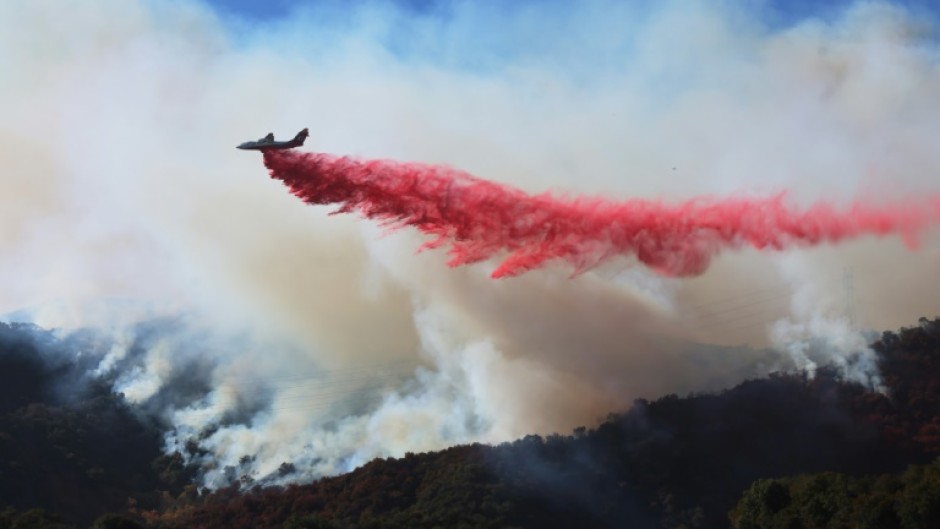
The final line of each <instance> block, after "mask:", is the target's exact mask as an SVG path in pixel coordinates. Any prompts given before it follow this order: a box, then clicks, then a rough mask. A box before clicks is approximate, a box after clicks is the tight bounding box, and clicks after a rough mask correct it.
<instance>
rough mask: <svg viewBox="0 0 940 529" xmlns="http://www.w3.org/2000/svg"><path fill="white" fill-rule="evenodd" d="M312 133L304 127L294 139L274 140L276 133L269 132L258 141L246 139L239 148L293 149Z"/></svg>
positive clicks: (261, 149) (254, 149)
mask: <svg viewBox="0 0 940 529" xmlns="http://www.w3.org/2000/svg"><path fill="white" fill-rule="evenodd" d="M309 135H310V133H309V132H307V129H304V130H302V131H300V132H298V133H297V135H296V136H294V139H292V140H290V141H274V133H273V132H269V133H268V135H267V136H265V137H263V138H261V139H260V140H257V141H246V142H245V143H242V144H241V145H238V147H237V148H238V149H245V150H249V151H267V150H280V149H293V148H294V147H300V146H301V145H303V144H304V140H306V139H307V136H309Z"/></svg>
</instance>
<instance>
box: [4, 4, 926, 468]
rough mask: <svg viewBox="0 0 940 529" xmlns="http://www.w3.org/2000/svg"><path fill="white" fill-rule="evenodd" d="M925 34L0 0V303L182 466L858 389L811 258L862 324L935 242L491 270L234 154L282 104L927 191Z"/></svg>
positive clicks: (920, 265) (874, 322)
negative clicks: (832, 368)
mask: <svg viewBox="0 0 940 529" xmlns="http://www.w3.org/2000/svg"><path fill="white" fill-rule="evenodd" d="M233 28H234V29H233ZM934 29H935V28H934V27H933V26H931V25H929V23H928V22H924V21H923V20H922V19H919V18H916V17H914V16H913V15H911V14H910V13H908V12H906V11H904V10H903V9H902V8H898V7H892V6H890V5H887V4H881V3H869V2H865V3H859V4H857V5H855V6H852V7H850V8H847V9H846V10H845V11H844V12H842V13H839V14H837V15H836V16H834V17H833V18H832V19H831V20H827V21H819V20H807V21H804V22H800V23H799V24H796V25H793V26H789V27H771V26H768V25H767V24H766V23H765V22H764V19H763V18H762V13H761V11H760V10H759V9H756V8H754V7H748V8H746V9H745V6H743V5H739V4H736V3H734V2H732V3H721V5H720V6H719V4H707V5H704V4H703V5H696V6H690V5H689V4H688V3H687V2H670V3H662V4H657V7H656V8H654V9H650V10H647V9H643V8H640V7H637V6H634V5H630V4H629V3H622V2H612V1H611V2H607V1H600V0H599V1H596V2H587V3H579V4H576V7H575V4H572V5H570V6H556V8H555V9H544V10H543V9H535V8H534V7H532V6H522V7H506V6H501V7H499V6H495V5H491V6H487V5H485V3H460V4H457V5H455V6H452V7H439V8H436V10H435V11H432V12H430V13H416V12H410V11H408V10H407V9H405V8H398V7H395V6H394V5H391V4H378V3H376V4H362V5H360V6H359V7H357V8H354V9H350V10H349V11H344V12H340V11H335V10H329V9H327V8H322V9H321V8H308V9H307V10H305V11H299V12H297V13H296V14H295V16H293V17H291V18H289V19H283V20H280V21H276V22H273V23H269V24H267V25H260V26H256V27H252V26H251V25H250V24H247V23H245V24H244V25H237V24H235V25H233V24H232V23H231V21H220V20H219V19H218V18H217V16H216V15H215V14H214V13H212V12H211V11H210V10H208V9H207V8H206V7H205V6H203V5H201V4H198V3H196V2H185V1H179V2H173V3H158V2H148V1H145V0H133V1H118V0H99V1H93V2H82V3H74V2H73V3H62V2H52V1H36V2H29V3H25V2H17V3H14V2H10V3H6V4H2V5H0V71H3V72H4V75H2V76H0V95H2V96H3V97H2V98H0V109H2V115H3V116H4V119H3V120H2V122H0V159H2V160H3V162H4V171H3V172H2V173H0V248H2V255H3V257H2V258H0V273H2V274H3V275H4V277H6V278H7V281H5V282H4V283H3V284H2V285H0V311H2V312H8V313H10V316H8V318H18V319H28V320H31V321H35V322H37V323H39V324H41V325H44V326H47V327H55V328H59V329H61V330H62V332H63V333H67V332H69V331H70V330H74V329H79V328H83V327H93V328H97V329H100V331H101V332H102V333H103V334H104V335H105V336H107V337H108V338H107V340H105V341H106V343H107V347H104V348H102V349H101V350H100V351H97V353H96V354H100V356H101V358H100V361H98V362H97V365H96V369H95V374H96V375H98V376H108V377H111V378H113V380H114V381H115V390H116V391H121V392H123V393H124V394H125V397H126V398H127V399H128V400H129V401H131V402H134V403H137V404H138V405H140V406H142V407H147V408H148V409H152V410H155V411H156V412H157V413H159V414H161V415H162V417H163V418H164V419H165V420H166V421H167V422H168V423H169V424H171V425H172V429H171V430H170V432H169V433H168V435H167V447H168V449H169V450H176V449H179V450H184V451H185V450H187V445H189V446H192V445H195V446H197V447H198V448H199V449H201V450H202V451H201V452H200V451H190V452H187V453H190V455H191V457H192V458H193V459H194V460H195V461H197V462H199V463H201V464H202V465H203V468H204V469H205V476H204V483H205V484H207V485H210V486H216V485H220V484H223V483H225V482H227V481H229V480H231V479H238V478H240V477H241V476H248V477H250V478H252V479H264V480H267V481H269V482H283V481H290V480H297V479H309V478H310V477H312V476H316V475H320V474H323V473H334V472H341V471H344V470H348V469H350V468H353V467H355V466H356V465H359V464H361V463H363V462H365V461H367V460H368V459H370V458H373V457H378V456H387V455H402V454H404V453H405V452H406V451H421V450H431V449H436V448H441V447H444V446H447V445H450V444H454V443H463V442H470V441H487V442H496V441H502V440H507V439H512V438H514V437H517V436H520V435H523V434H526V433H531V432H553V431H562V432H563V431H567V430H570V429H571V428H573V427H575V426H578V425H581V424H586V423H593V422H595V421H597V420H598V419H599V418H601V417H603V416H604V415H605V414H606V413H608V412H609V411H612V410H616V409H622V408H624V407H626V406H628V405H629V403H630V402H632V400H633V399H634V398H636V397H656V396H658V395H660V394H664V393H669V392H676V393H684V392H688V391H702V390H708V389H717V388H720V387H724V386H727V385H729V384H733V383H735V382H736V381H739V380H741V379H742V378H745V377H752V376H758V375H761V374H765V373H767V372H769V371H772V370H775V369H790V368H794V367H798V368H804V369H810V370H812V369H814V368H816V367H818V366H820V365H823V364H835V365H837V366H839V367H840V368H841V369H843V370H844V372H845V373H846V374H847V375H848V376H850V377H852V378H854V379H857V380H866V381H868V382H869V383H871V384H873V385H877V383H878V381H877V373H876V372H875V370H874V365H873V356H872V353H871V351H870V350H869V349H867V346H866V345H865V341H864V339H863V338H862V334H861V333H860V332H859V331H858V330H857V329H856V328H855V327H853V326H852V325H849V321H848V320H847V319H845V318H844V315H845V311H844V310H841V308H840V307H841V305H840V303H839V301H838V300H839V299H841V298H840V296H841V292H842V290H841V289H843V288H844V287H843V285H842V282H841V276H840V275H839V272H840V271H841V270H842V269H844V268H846V267H851V268H852V269H854V270H855V278H856V287H855V288H856V291H857V294H858V298H857V299H859V300H864V301H865V302H867V303H866V304H865V305H864V309H862V308H860V310H859V312H860V313H863V315H864V319H865V320H867V323H868V324H869V325H870V326H872V327H874V328H892V327H896V326H899V325H902V324H905V323H909V322H911V321H914V320H916V318H917V317H919V316H922V315H931V314H930V313H931V312H932V311H935V310H936V308H935V302H934V301H933V300H935V299H937V296H936V295H935V294H936V292H934V290H935V288H936V287H935V286H934V284H935V282H934V281H932V277H933V272H934V271H935V270H936V266H937V264H938V262H940V252H938V251H937V250H936V245H935V244H933V239H932V238H931V236H930V235H929V234H928V235H927V236H926V237H925V240H924V241H923V243H922V248H921V250H920V251H918V252H910V251H908V250H907V249H905V248H904V247H903V246H902V245H901V244H900V243H899V242H898V241H871V240H866V241H859V242H857V243H852V244H849V245H846V246H844V247H841V248H838V249H831V248H823V249H815V250H803V251H793V252H788V253H787V254H781V255H766V254H758V253H757V252H754V251H748V252H741V253H737V254H735V253H730V254H725V255H723V256H721V257H720V258H718V259H717V260H716V262H715V264H714V266H713V267H712V269H710V270H709V271H708V273H706V274H705V275H703V276H702V277H699V278H694V279H685V280H677V279H668V278H662V277H659V276H656V275H654V274H653V273H652V272H649V271H648V270H645V269H642V268H638V267H637V266H636V265H635V263H631V262H630V261H628V260H623V261H621V262H617V263H613V264H611V265H609V266H605V267H604V268H603V269H601V270H597V271H595V272H592V273H590V274H587V275H584V276H581V277H578V278H575V279H571V278H570V277H569V273H570V271H568V270H563V269H557V270H556V269H549V270H544V271H538V272H533V273H529V274H526V275H524V276H522V277H519V278H514V279H511V280H504V281H493V280H491V279H490V278H489V277H488V273H489V271H490V267H491V266H492V265H491V264H486V263H484V264H480V265H474V266H469V267H465V268H460V269H449V268H447V267H446V266H445V264H444V261H445V257H444V256H443V255H441V253H438V252H425V253H422V254H419V255H415V254H414V249H415V248H417V247H418V246H420V242H421V240H420V238H419V237H417V236H416V235H415V234H414V233H412V232H409V231H407V230H405V231H402V232H398V233H394V234H390V235H383V234H382V233H381V231H380V230H379V229H377V228H375V227H374V226H371V225H369V224H365V223H363V222H361V221H359V220H358V219H355V218H352V217H329V216H327V212H328V211H329V210H328V209H327V208H314V207H307V206H305V205H303V204H301V203H300V202H299V201H297V200H296V199H294V198H293V197H291V196H290V195H289V194H288V193H286V192H285V190H284V189H283V188H282V187H281V186H280V185H279V184H278V183H276V182H273V181H271V180H269V179H268V178H267V177H266V176H265V174H264V172H263V171H264V170H263V168H262V165H261V162H260V160H259V159H258V157H257V156H255V155H253V154H246V153H242V152H238V151H235V150H234V149H233V147H234V145H235V144H237V143H239V142H241V141H244V140H246V139H253V138H256V137H259V136H261V135H263V134H265V133H267V132H268V131H274V132H276V134H277V135H278V136H279V137H281V136H289V135H292V134H293V133H295V132H296V130H298V129H300V128H302V127H304V126H310V127H311V137H310V138H309V139H308V143H307V146H308V147H309V148H312V149H316V150H323V151H329V152H337V153H348V154H354V155H360V156H373V157H390V158H397V159H403V160H417V161H425V162H442V163H447V164H449V165H452V166H456V167H460V168H462V169H465V170H468V171H470V172H472V173H474V174H477V175H479V176H481V177H485V178H490V179H494V180H498V181H504V182H509V183H512V184H513V185H517V186H520V187H523V188H525V189H528V190H532V191H541V190H545V189H556V190H560V191H565V192H571V193H589V194H595V195H596V194H603V195H605V196H609V197H613V198H618V197H628V196H631V197H633V196H637V197H647V198H664V199H670V200H671V199H682V198H688V197H691V196H694V195H699V194H710V195H717V196H726V195H729V194H738V193H747V194H758V193H765V192H771V191H778V190H781V189H786V190H788V191H789V192H790V193H791V196H792V197H793V198H794V200H797V201H800V202H807V201H811V200H815V199H819V198H825V199H829V200H834V201H836V202H842V201H847V200H849V199H850V198H853V197H856V196H860V195H861V196H890V195H894V196H906V195H908V194H911V193H924V192H935V191H936V190H937V187H938V186H937V184H936V183H935V182H934V181H933V180H935V179H934V178H933V175H934V174H936V172H937V170H938V169H940V156H938V155H937V154H936V149H935V145H934V138H936V137H937V134H936V132H937V130H936V127H937V125H936V123H940V119H938V118H940V115H938V114H940V106H937V105H936V104H934V98H935V94H936V93H937V88H938V87H940V76H938V73H940V72H938V69H937V66H936V64H937V61H936V58H937V49H936V45H935V43H934V41H933V40H931V39H932V37H931V32H932V31H933V30H934ZM885 270H887V271H889V272H885ZM115 300H123V301H121V302H117V301H115ZM859 305H860V307H861V305H862V303H861V301H860V302H859ZM17 311H18V312H17ZM860 319H861V318H860ZM154 321H158V322H160V321H162V322H164V323H161V324H153V323H147V322H154ZM167 322H170V323H167ZM697 343H700V344H713V345H712V346H709V345H695V344H697ZM742 344H752V345H757V346H764V345H772V346H773V348H774V351H762V350H757V349H748V348H741V347H735V346H739V345H742ZM725 346H727V347H725ZM283 463H293V464H294V465H295V467H296V468H295V469H294V470H292V471H291V470H289V469H287V467H283V466H282V464H283ZM285 469H287V470H285Z"/></svg>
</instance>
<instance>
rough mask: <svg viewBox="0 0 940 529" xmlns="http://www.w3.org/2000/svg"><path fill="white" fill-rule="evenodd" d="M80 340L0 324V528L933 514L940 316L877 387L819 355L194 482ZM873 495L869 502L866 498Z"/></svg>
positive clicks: (894, 340) (723, 523)
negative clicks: (718, 379) (794, 370)
mask: <svg viewBox="0 0 940 529" xmlns="http://www.w3.org/2000/svg"><path fill="white" fill-rule="evenodd" d="M73 346H74V344H68V343H62V342H57V341H56V340H54V339H52V338H51V336H50V335H48V334H44V333H42V332H41V331H39V330H37V329H35V328H31V327H22V326H7V325H2V324H0V394H2V399H0V456H2V457H0V497H2V498H3V501H4V503H5V504H7V505H9V506H10V507H11V508H12V509H8V510H7V511H6V512H2V513H0V528H5V527H60V526H77V527H86V526H89V525H90V524H91V523H92V521H93V520H95V519H96V518H99V517H100V516H102V515H103V514H105V513H109V512H112V513H123V514H122V515H121V516H112V517H110V518H108V517H106V518H101V519H99V523H98V524H97V527H131V526H134V525H135V522H133V521H132V518H133V519H136V520H137V522H136V523H141V524H145V525H147V526H150V527H154V528H157V527H160V528H173V527H180V528H182V527H187V528H216V527H219V528H221V527H226V528H236V529H237V528H264V527H271V528H273V527H290V528H295V529H296V528H307V527H321V528H322V527H338V528H344V527H385V528H392V527H429V528H430V527H572V526H579V527H621V526H624V525H625V524H629V525H631V526H632V527H638V528H645V527H650V528H660V527H661V528H668V529H674V528H679V527H685V528H687V529H691V528H714V527H728V526H730V525H731V523H732V522H731V520H733V521H734V523H735V524H736V525H735V526H736V527H738V528H740V529H743V528H763V527H841V526H840V525H837V524H838V523H842V522H844V521H845V520H877V521H879V523H882V524H883V525H881V526H878V525H872V527H875V526H878V527H885V528H887V529H890V528H891V527H903V528H904V529H908V528H912V527H935V526H936V525H931V524H932V523H933V520H936V518H935V516H936V513H935V512H934V511H931V510H930V509H929V508H927V507H924V508H920V510H918V508H917V507H916V506H917V505H922V504H923V505H928V506H929V505H932V503H931V501H933V500H932V499H931V498H934V496H932V495H933V494H936V491H937V490H938V489H940V484H938V482H937V481H938V479H940V475H938V473H937V472H936V467H937V465H938V464H940V462H934V463H932V466H930V465H931V463H930V462H931V461H933V460H935V459H936V458H937V456H938V455H940V354H938V353H940V320H926V319H922V320H921V321H920V322H919V324H918V325H916V326H913V327H911V328H907V329H902V330H900V331H898V332H886V333H884V334H883V335H882V337H881V339H880V340H878V342H876V343H875V344H874V348H875V350H876V351H877V352H878V354H879V367H880V369H881V373H882V375H883V379H884V383H885V392H884V393H877V392H873V391H870V390H868V389H866V388H864V387H862V386H860V385H858V384H854V383H847V382H845V381H842V380H840V379H839V378H838V377H837V376H836V375H835V373H834V372H833V371H832V370H827V369H823V370H821V371H820V372H819V373H817V376H816V377H814V378H808V377H806V376H804V375H800V374H777V375H773V376H770V377H767V378H763V379H758V380H749V381H746V382H743V383H742V384H739V385H738V386H736V387H734V388H731V389H728V390H725V391H723V392H720V393H717V394H705V395H690V396H686V397H679V396H676V395H667V396H664V397H662V398H659V399H656V400H653V401H645V400H639V401H637V402H636V403H635V405H634V406H633V407H632V409H630V410H629V411H627V412H625V413H621V414H613V415H610V416H609V417H608V418H607V420H606V421H604V422H603V423H601V424H600V425H598V426H597V427H595V428H590V429H588V428H578V429H577V430H575V431H574V432H573V433H572V434H571V435H550V436H546V437H542V436H536V435H531V436H527V437H525V438H523V439H520V440H518V441H515V442H512V443H505V444H502V445H499V446H484V445H469V446H458V447H453V448H450V449H447V450H443V451H440V452H432V453H423V454H407V455H406V456H405V457H403V458H399V459H392V458H389V459H380V460H375V461H372V462H370V463H368V464H366V465H364V466H363V467H361V468H359V469H357V470H355V471H354V472H351V473H349V474H346V475H342V476H336V477H331V478H324V479H321V480H319V481H317V482H314V483H311V484H307V485H294V486H290V487H287V488H260V487H253V486H250V485H239V484H235V485H233V486H231V487H229V488H226V489H222V490H218V491H215V492H213V493H209V494H202V495H199V494H197V493H196V491H195V488H194V487H192V486H187V483H188V482H189V480H190V479H192V470H191V469H187V468H186V467H185V466H184V465H183V464H182V457H181V456H180V455H179V454H173V455H165V454H162V453H161V442H160V441H161V435H162V432H161V425H160V423H159V421H157V420H155V419H153V418H152V417H149V416H147V415H145V414H143V413H141V412H138V411H135V410H134V409H133V408H132V407H131V406H129V405H128V404H127V403H126V402H125V401H124V399H123V397H122V396H121V395H114V394H112V393H111V392H110V390H109V387H110V386H109V385H108V384H106V383H105V382H104V381H101V380H96V379H95V378H94V377H90V376H89V375H88V374H87V373H88V368H87V366H84V365H81V362H80V355H75V354H74V351H70V349H69V348H70V347H73ZM40 348H41V349H43V351H44V355H43V359H42V360H40V355H39V350H40ZM49 351H53V353H55V354H51V355H50V353H49ZM910 465H918V466H915V467H911V468H910V469H908V467H909V466H910ZM923 465H927V466H923ZM906 469H907V470H906ZM833 483H835V484H836V485H832V484H833ZM768 491H769V492H768ZM825 495H829V496H832V497H834V498H836V500H833V501H832V502H829V503H826V502H822V501H821V500H819V498H821V497H823V496H825ZM781 498H783V499H781ZM867 498H876V499H877V500H878V505H879V506H880V507H878V509H880V510H877V509H876V510H875V511H872V510H871V509H868V510H866V509H864V508H862V507H860V506H862V505H867V504H868V502H867V501H866V499H867ZM918 502H919V503H918ZM924 502H926V503H924ZM807 505H809V506H810V507H807ZM819 505H829V507H826V508H825V509H822V508H820V507H818V506H819ZM912 506H913V507H912ZM0 507H2V506H0ZM33 508H41V509H44V511H30V509H33ZM820 509H822V510H820ZM826 509H828V510H826ZM729 512H731V513H732V516H731V517H730V518H729ZM813 513H815V514H813ZM820 513H822V514H820ZM813 516H815V518H813ZM932 516H934V518H932ZM801 517H803V518H801ZM794 520H796V521H794ZM830 523H831V524H833V525H828V524H830ZM858 523H859V524H860V523H861V522H858ZM866 523H867V522H866ZM780 524H784V525H780ZM787 524H789V525H787ZM794 524H803V525H794ZM891 524H894V525H891ZM925 524H926V525H925ZM859 526H862V525H859Z"/></svg>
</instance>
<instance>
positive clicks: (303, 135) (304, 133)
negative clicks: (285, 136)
mask: <svg viewBox="0 0 940 529" xmlns="http://www.w3.org/2000/svg"><path fill="white" fill-rule="evenodd" d="M309 135H310V132H309V131H308V130H307V129H304V130H302V131H300V132H298V133H297V135H296V136H294V141H296V142H297V143H298V145H303V144H304V140H306V139H307V136H309Z"/></svg>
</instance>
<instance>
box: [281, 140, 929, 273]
mask: <svg viewBox="0 0 940 529" xmlns="http://www.w3.org/2000/svg"><path fill="white" fill-rule="evenodd" d="M264 163H265V166H267V168H268V170H269V171H270V173H271V177H272V178H276V179H278V180H281V181H283V182H284V183H285V184H286V185H287V186H288V187H289V188H290V191H291V192H292V193H293V194H294V195H296V196H298V197H299V198H301V199H302V200H304V201H305V202H307V203H310V204H336V205H338V206H339V209H338V210H336V211H335V212H334V213H352V212H357V211H358V212H359V213H361V214H362V215H364V216H365V217H367V218H370V219H377V220H379V221H383V222H384V223H385V224H386V225H389V226H392V227H401V226H414V227H415V228H417V229H419V230H421V231H422V232H424V233H427V234H429V235H432V236H434V239H432V240H431V241H429V242H427V243H426V244H424V246H422V249H424V248H437V247H439V246H443V245H450V250H449V255H450V257H451V259H450V261H449V263H448V264H449V265H450V266H458V265H462V264H467V263H473V262H476V261H480V260H483V259H488V258H490V257H492V256H494V255H503V254H504V253H508V256H506V257H505V258H504V260H503V262H502V263H501V264H500V265H499V267H498V268H496V270H495V271H494V272H493V277H508V276H514V275H517V274H520V273H522V272H525V271H527V270H531V269H533V268H537V267H540V266H542V265H543V264H544V263H545V262H547V261H550V260H553V259H560V260H564V261H568V262H569V263H571V264H572V265H573V266H574V268H575V271H576V272H582V271H584V270H587V269H589V268H591V267H593V266H595V265H597V264H598V263H600V262H601V261H604V260H605V259H607V258H609V257H611V256H615V255H626V256H630V255H634V256H636V258H637V259H639V261H641V262H642V263H644V264H646V265H647V266H649V267H651V268H653V269H655V270H657V271H659V272H660V273H663V274H668V275H675V276H693V275H698V274H701V273H702V272H704V271H705V270H706V269H707V268H708V265H709V263H710V261H711V258H712V257H713V256H715V255H716V254H717V253H718V252H719V251H721V250H723V249H726V248H739V247H742V246H752V247H754V248H758V249H773V250H782V249H785V248H787V247H794V246H810V245H816V244H820V243H824V242H830V243H834V242H839V241H842V240H845V239H850V238H854V237H859V236H862V235H869V234H871V235H888V234H900V235H902V236H903V237H905V239H906V240H907V241H908V244H909V245H914V244H915V242H914V241H915V236H916V234H917V232H918V231H920V230H922V229H924V228H925V227H927V226H928V225H930V224H932V223H934V222H936V221H937V220H938V219H940V199H938V198H936V197H934V198H929V199H924V200H922V201H920V202H917V203H905V204H895V205H893V206H890V207H876V206H873V205H869V204H865V203H861V202H856V203H853V204H851V205H849V206H848V207H847V208H844V209H837V208H835V207H833V206H832V205H830V204H827V203H822V202H820V203H816V204H815V205H813V206H811V207H809V208H807V209H796V208H794V207H791V206H789V205H787V204H786V203H785V200H784V195H783V194H780V195H777V196H773V197H770V198H766V199H756V200H755V199H744V198H732V199H726V200H711V199H693V200H689V201H687V202H682V203H679V204H674V205H669V204H663V203H660V202H654V201H647V200H627V201H622V202H615V201H611V200H606V199H603V198H597V197H566V196H558V195H553V194H551V193H548V192H546V193H542V194H539V195H529V194H527V193H525V192H523V191H521V190H519V189H515V188H512V187H509V186H505V185H501V184H497V183H494V182H489V181H486V180H481V179H479V178H475V177H473V176H471V175H469V174H467V173H465V172H462V171H459V170H456V169H452V168H449V167H444V166H439V165H425V164H419V163H400V162H395V161H388V160H359V159H355V158H349V157H339V156H333V155H330V154H320V153H299V152H295V151H266V152H264Z"/></svg>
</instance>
